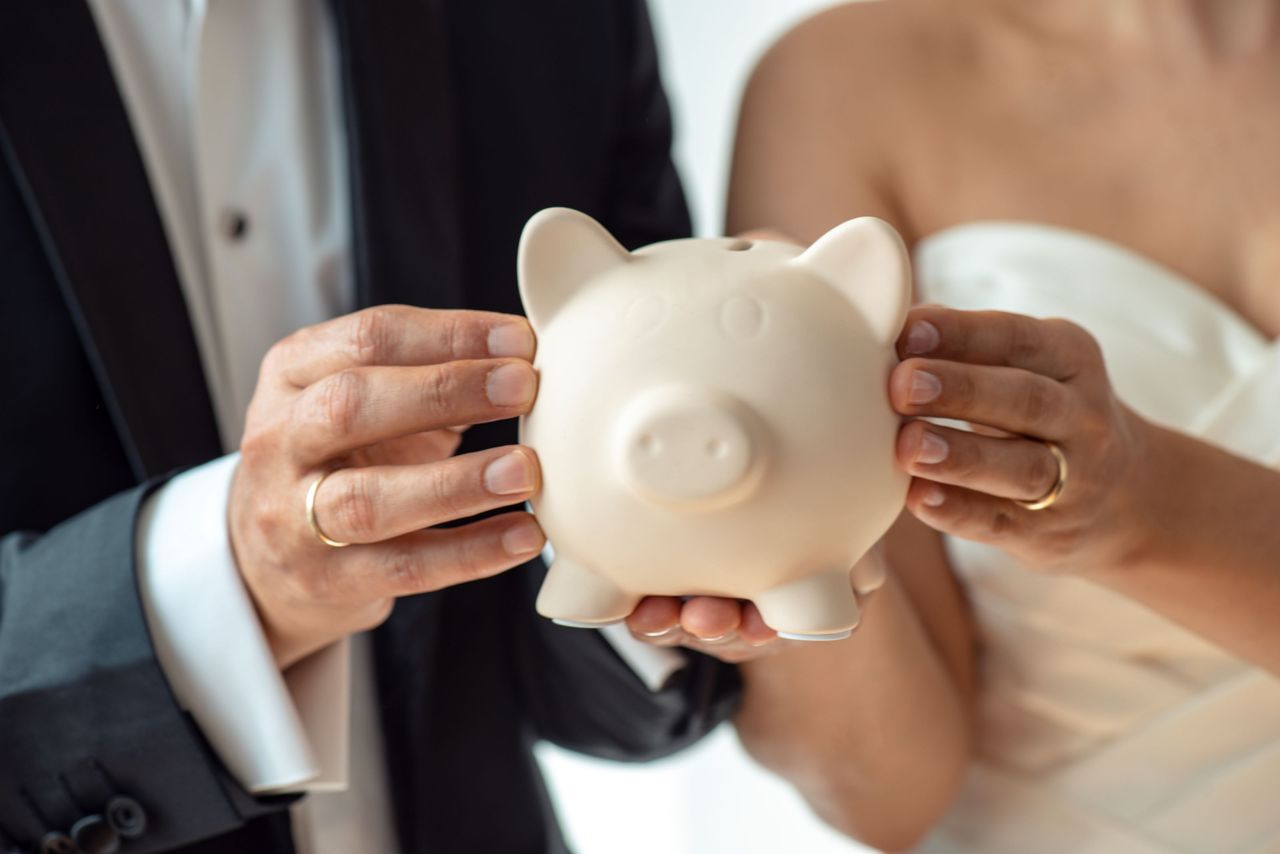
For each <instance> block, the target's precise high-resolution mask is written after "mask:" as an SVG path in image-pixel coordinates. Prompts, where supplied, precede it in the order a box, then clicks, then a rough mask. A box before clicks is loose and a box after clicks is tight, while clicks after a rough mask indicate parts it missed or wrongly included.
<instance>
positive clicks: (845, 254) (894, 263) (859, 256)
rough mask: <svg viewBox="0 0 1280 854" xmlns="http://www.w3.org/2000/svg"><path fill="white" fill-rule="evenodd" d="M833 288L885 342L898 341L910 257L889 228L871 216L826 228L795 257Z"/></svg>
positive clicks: (907, 290) (908, 299)
mask: <svg viewBox="0 0 1280 854" xmlns="http://www.w3.org/2000/svg"><path fill="white" fill-rule="evenodd" d="M792 263H793V264H797V265H799V266H801V267H804V268H805V269H807V270H809V271H810V272H812V273H814V274H815V275H817V276H818V277H819V278H821V279H823V280H825V281H826V282H827V283H829V284H830V285H831V286H832V287H834V288H836V289H837V290H838V291H840V292H841V293H842V294H844V295H845V297H846V298H847V299H848V300H849V302H851V303H853V304H854V305H855V306H856V307H857V308H858V310H859V311H861V312H862V313H863V315H865V316H866V318H867V320H868V321H869V322H870V323H871V328H872V329H873V330H874V332H875V334H876V336H877V337H878V338H879V339H880V340H881V341H884V342H886V343H888V342H892V341H894V340H896V339H897V337H898V333H899V332H900V331H902V324H903V323H904V322H905V321H906V319H907V309H909V308H910V307H911V261H910V260H909V259H908V257H907V250H906V247H904V246H903V245H902V238H900V237H899V236H898V232H896V231H894V230H893V226H891V225H889V223H887V222H885V221H884V220H882V219H876V218H875V217H873V216H864V217H859V218H858V219H851V220H849V221H848V222H846V223H844V224H843V225H838V226H836V227H835V228H833V229H831V230H830V231H828V232H827V233H826V234H824V235H823V236H822V237H820V238H818V240H817V242H816V243H814V244H813V245H812V246H810V247H809V248H808V249H807V250H805V252H804V254H802V255H800V256H799V257H798V258H796V259H795V260H794V261H792Z"/></svg>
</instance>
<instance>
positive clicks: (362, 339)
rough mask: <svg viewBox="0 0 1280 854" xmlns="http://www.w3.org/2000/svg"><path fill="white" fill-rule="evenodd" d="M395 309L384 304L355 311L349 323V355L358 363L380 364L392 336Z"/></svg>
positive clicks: (385, 355)
mask: <svg viewBox="0 0 1280 854" xmlns="http://www.w3.org/2000/svg"><path fill="white" fill-rule="evenodd" d="M394 314H395V310H394V309H392V308H389V307H386V306H377V307H374V308H366V309H365V310H364V311H359V312H356V313H355V314H354V315H353V316H352V319H353V323H352V324H351V344H350V346H351V355H352V357H353V358H354V359H355V363H356V364H358V365H378V364H382V363H383V362H384V361H385V360H386V358H387V356H388V353H389V350H390V348H391V342H392V338H393V333H392V325H393V320H394Z"/></svg>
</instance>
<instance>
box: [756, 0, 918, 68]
mask: <svg viewBox="0 0 1280 854" xmlns="http://www.w3.org/2000/svg"><path fill="white" fill-rule="evenodd" d="M920 5H921V4H920V3H919V2H917V0H855V2H846V3H841V4H839V5H836V6H832V7H831V8H829V9H824V10H823V11H821V12H818V13H817V14H815V15H813V16H811V17H809V18H806V19H805V20H803V21H801V22H800V23H799V24H797V25H796V26H794V27H792V28H791V30H790V31H788V32H787V33H786V34H784V35H783V36H782V37H781V38H780V39H778V41H777V42H775V43H774V45H773V47H772V48H771V49H770V50H769V52H768V53H767V54H766V55H765V57H764V58H763V59H762V60H761V62H760V65H759V67H758V69H757V73H761V74H778V73H782V74H792V75H795V74H808V75H812V76H813V78H814V79H823V80H827V81H832V82H841V83H847V82H849V81H854V82H862V81H859V78H862V77H863V76H864V75H875V76H879V75H883V74H886V73H887V74H890V75H892V76H893V77H894V78H898V77H903V76H908V74H909V71H910V69H911V68H912V67H913V65H914V63H913V62H912V60H913V59H916V60H918V59H920V57H919V56H913V54H915V50H914V48H915V47H924V46H925V45H926V44H927V42H928V41H929V40H930V39H931V38H933V36H932V35H931V32H930V30H931V28H930V27H929V26H928V24H927V22H926V20H925V19H924V18H923V17H922V16H921V15H920V13H919V11H920V10H919V7H920ZM865 82H870V81H865Z"/></svg>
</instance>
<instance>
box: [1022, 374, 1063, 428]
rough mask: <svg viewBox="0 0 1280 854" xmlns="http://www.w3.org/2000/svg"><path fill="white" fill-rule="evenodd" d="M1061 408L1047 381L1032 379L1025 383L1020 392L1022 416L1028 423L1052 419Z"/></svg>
mask: <svg viewBox="0 0 1280 854" xmlns="http://www.w3.org/2000/svg"><path fill="white" fill-rule="evenodd" d="M1061 409H1062V403H1061V400H1060V399H1059V397H1058V396H1057V395H1056V394H1054V392H1053V390H1052V386H1050V385H1049V384H1048V383H1047V382H1042V381H1040V380H1039V379H1033V380H1032V381H1031V382H1028V383H1027V384H1026V388H1025V389H1024V391H1023V393H1022V417H1023V419H1024V420H1025V421H1026V422H1027V423H1028V424H1043V423H1046V422H1049V421H1054V420H1056V419H1057V418H1058V416H1059V415H1060V414H1061Z"/></svg>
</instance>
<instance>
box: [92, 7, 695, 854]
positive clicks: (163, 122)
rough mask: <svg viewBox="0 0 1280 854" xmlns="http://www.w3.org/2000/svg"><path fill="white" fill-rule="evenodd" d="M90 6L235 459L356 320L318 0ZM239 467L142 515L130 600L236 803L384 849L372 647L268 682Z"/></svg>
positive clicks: (188, 487) (306, 852)
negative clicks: (279, 810) (261, 395)
mask: <svg viewBox="0 0 1280 854" xmlns="http://www.w3.org/2000/svg"><path fill="white" fill-rule="evenodd" d="M90 6H91V8H92V10H93V13H94V16H95V19H96V21H97V23H98V27H99V30H100V32H101V34H102V36H103V40H104V43H105V45H106V48H107V53H108V56H109V58H110V60H111V64H112V68H113V70H114V73H115V75H116V78H117V81H118V83H119V85H120V88H121V92H122V95H123V98H124V102H125V105H126V108H127V110H128V112H129V116H130V119H131V122H132V125H133V129H134V132H135V135H136V136H137V138H138V142H139V146H140V148H141V151H142V155H143V160H144V162H145V164H146V167H147V172H148V176H149V179H150V182H151V186H152V189H153V192H154V195H155V197H156V201H157V205H158V207H159V210H160V214H161V218H162V220H163V222H164V225H165V230H166V234H167V236H168V239H169V243H170V246H171V248H172V249H173V253H174V260H175V264H176V266H177V271H178V277H179V279H180V281H181V283H182V288H183V295H184V297H185V299H186V303H187V307H188V312H189V314H190V317H191V323H192V327H193V329H194V332H195V336H196V341H197V344H198V346H199V350H200V355H201V359H202V362H203V366H204V371H205V376H206V379H207V380H208V383H209V388H210V394H211V397H212V400H213V404H214V410H215V413H216V415H217V418H218V423H219V427H220V430H221V434H222V436H223V441H224V442H225V443H226V445H227V447H226V450H227V451H233V450H234V448H235V447H236V446H238V444H239V438H240V435H241V433H242V432H243V425H244V413H245V411H246V409H247V407H248V403H249V400H250V398H251V397H252V395H253V390H254V386H255V384H256V380H257V372H258V366H259V363H260V362H261V359H262V357H263V356H264V355H265V353H266V351H267V350H268V349H269V348H270V346H271V345H272V344H273V343H275V342H276V341H277V340H279V339H280V338H283V337H284V336H286V335H287V334H289V333H290V332H292V331H293V330H295V329H297V328H299V327H302V326H306V325H308V324H312V323H317V322H320V321H322V320H325V319H327V318H330V317H333V316H335V315H339V314H342V313H344V312H347V311H349V310H351V308H352V307H353V305H352V302H353V299H352V293H353V288H352V276H353V274H352V269H351V263H350V239H351V238H350V223H349V218H350V198H349V192H348V182H347V174H346V141H345V136H344V129H343V116H342V112H341V103H342V99H341V97H340V95H341V92H340V90H341V82H340V80H339V77H338V68H339V64H338V62H337V61H336V59H337V44H336V38H335V34H334V32H333V25H332V21H331V20H330V17H329V13H328V7H327V5H326V4H325V3H322V2H317V0H272V2H261V0H162V1H160V0H90ZM157 393H162V392H160V391H158V392H157ZM236 463H237V457H236V455H235V454H234V453H232V454H229V455H228V456H227V457H224V458H222V459H220V460H216V461H214V462H212V463H209V464H207V465H205V466H201V467H199V468H196V469H193V470H191V471H189V472H187V473H185V474H183V475H181V476H179V477H177V478H175V479H174V480H172V481H170V482H169V483H168V484H166V485H165V486H164V487H163V488H162V489H160V490H158V491H157V493H156V494H155V495H154V496H153V497H152V498H151V499H150V500H149V501H148V503H147V505H146V506H145V508H144V510H143V515H142V518H141V519H140V521H139V526H138V535H137V536H138V576H139V586H140V589H141V593H142V597H143V603H144V606H145V608H146V612H147V619H148V624H149V627H150V629H151V632H152V636H153V639H154V641H155V645H156V652H157V656H158V657H159V660H160V664H161V666H162V667H163V668H164V670H165V674H166V676H167V677H168V678H169V681H170V682H171V684H172V685H173V688H174V692H175V694H176V696H177V697H178V699H179V701H180V702H181V703H182V704H183V706H184V707H185V708H186V709H187V710H188V711H189V712H190V713H191V715H192V717H193V718H194V719H195V720H196V722H197V723H198V724H199V725H200V727H201V730H202V731H203V732H204V734H205V737H206V738H207V739H208V740H209V743H210V744H211V745H212V747H213V748H214V750H215V751H216V752H217V753H218V755H219V757H220V758H221V759H222V761H223V763H224V764H225V765H226V766H227V768H228V769H229V770H230V771H231V773H232V774H233V775H234V776H235V777H236V779H237V780H238V781H239V782H240V783H241V784H242V785H244V786H245V787H246V789H248V790H249V791H251V792H255V793H262V794H265V793H272V792H287V791H301V790H307V791H310V792H311V793H312V794H311V796H310V797H309V798H307V799H305V800H304V801H302V802H301V803H300V805H299V806H296V807H295V808H294V830H295V834H296V837H297V844H298V850H299V852H300V854H327V852H351V851H392V850H395V845H394V833H393V830H392V825H391V821H390V806H389V804H390V802H389V798H388V796H387V795H388V793H387V790H386V781H385V775H384V769H383V755H382V747H381V741H380V732H379V725H378V718H377V710H376V693H375V691H374V686H373V676H372V665H371V661H370V656H371V649H370V646H369V643H368V639H367V637H364V636H357V637H356V638H353V639H352V641H351V642H350V643H347V642H343V643H337V644H334V645H333V646H331V647H329V648H327V649H325V650H322V651H321V652H319V653H316V654H315V655H313V656H312V657H311V658H309V659H307V660H306V661H303V662H301V663H299V664H297V665H295V666H294V667H292V668H290V670H289V671H288V673H287V674H284V675H282V674H281V673H280V672H279V670H278V669H277V668H276V666H275V662H274V659H273V657H272V655H271V651H270V648H269V647H268V645H267V643H266V639H265V637H264V635H263V631H262V628H261V626H260V624H259V623H258V621H257V617H256V614H255V612H254V609H253V605H252V602H251V601H250V598H249V595H248V593H247V591H246V590H245V588H244V587H243V585H242V584H241V582H240V577H239V573H238V571H237V570H236V566H235V561H234V557H233V555H232V553H231V549H230V545H229V541H228V536H227V530H226V521H225V520H226V504H227V495H228V492H229V488H230V482H231V477H232V474H233V472H234V470H235V466H236ZM301 512H302V508H301V507H299V513H300V514H301ZM605 636H606V637H607V638H608V639H609V640H610V642H611V643H612V644H613V646H614V648H615V649H617V650H618V652H619V653H620V654H621V656H622V657H623V658H624V659H625V660H626V661H628V663H630V664H631V666H632V667H633V668H634V669H635V670H636V671H637V673H638V674H639V675H640V677H641V678H642V679H643V680H644V681H645V682H646V683H647V684H649V685H650V686H651V687H653V688H655V689H656V688H657V687H659V686H660V685H661V684H662V683H663V682H665V681H666V678H667V677H668V676H669V675H670V674H671V672H673V671H674V670H675V669H678V668H679V667H680V666H681V665H682V663H683V659H682V658H680V657H679V656H678V655H676V654H674V653H673V652H671V651H670V650H662V649H656V648H654V647H649V646H644V645H640V644H637V643H636V642H635V641H633V640H632V639H631V637H630V636H629V635H628V634H627V633H626V632H625V630H622V627H615V628H614V629H612V630H606V631H605ZM348 737H350V745H349V744H348ZM348 784H349V785H348Z"/></svg>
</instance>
